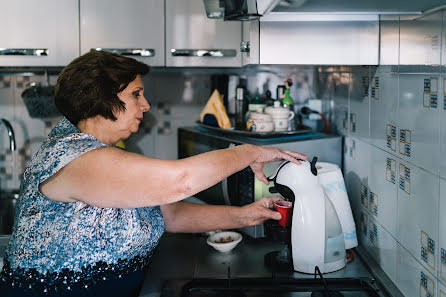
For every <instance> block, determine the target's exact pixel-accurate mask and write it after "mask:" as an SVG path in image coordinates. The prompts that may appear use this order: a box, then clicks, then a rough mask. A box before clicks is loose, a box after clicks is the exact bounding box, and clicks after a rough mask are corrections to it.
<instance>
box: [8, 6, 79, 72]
mask: <svg viewBox="0 0 446 297" xmlns="http://www.w3.org/2000/svg"><path fill="white" fill-rule="evenodd" d="M0 5H1V10H2V14H1V18H0V26H1V27H2V28H3V29H2V30H0V66H65V65H66V64H68V63H69V62H70V61H71V60H73V59H74V58H76V57H77V56H78V55H79V25H78V20H79V10H78V0H64V1H58V0H42V1H35V0H20V1H7V0H0Z"/></svg>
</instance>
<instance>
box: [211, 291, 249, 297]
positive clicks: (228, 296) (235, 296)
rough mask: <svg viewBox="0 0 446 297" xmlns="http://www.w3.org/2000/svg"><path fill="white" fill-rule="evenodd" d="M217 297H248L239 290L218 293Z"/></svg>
mask: <svg viewBox="0 0 446 297" xmlns="http://www.w3.org/2000/svg"><path fill="white" fill-rule="evenodd" d="M216 295H217V297H246V294H245V293H243V292H242V291H239V290H229V291H223V292H218V293H217V294H216Z"/></svg>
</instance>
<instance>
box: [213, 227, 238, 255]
mask: <svg viewBox="0 0 446 297" xmlns="http://www.w3.org/2000/svg"><path fill="white" fill-rule="evenodd" d="M240 241H242V235H241V234H240V233H237V232H232V231H223V232H218V233H215V234H214V235H211V236H209V237H208V239H207V243H208V244H209V245H210V246H212V247H213V248H214V249H216V250H217V251H220V252H222V253H227V252H229V251H231V250H232V249H233V248H235V247H236V246H237V244H238V243H239V242H240Z"/></svg>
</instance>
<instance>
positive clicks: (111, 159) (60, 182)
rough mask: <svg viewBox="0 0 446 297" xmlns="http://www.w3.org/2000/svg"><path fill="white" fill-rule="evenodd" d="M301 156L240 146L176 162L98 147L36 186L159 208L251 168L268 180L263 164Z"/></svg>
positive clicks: (71, 196)
mask: <svg viewBox="0 0 446 297" xmlns="http://www.w3.org/2000/svg"><path fill="white" fill-rule="evenodd" d="M296 158H300V159H305V155H302V154H299V153H296V152H290V151H283V150H280V149H276V148H264V147H258V146H253V145H240V146H236V147H233V148H229V149H222V150H216V151H211V152H207V153H203V154H200V155H196V156H193V157H189V158H185V159H180V160H163V159H156V158H150V157H146V156H143V155H139V154H134V153H130V152H126V151H123V150H120V149H117V148H111V147H107V148H100V149H96V150H93V151H90V152H87V153H85V154H83V155H81V156H80V157H78V158H76V159H75V160H73V161H72V162H71V163H69V164H68V165H67V166H65V167H64V168H62V169H61V170H60V171H59V172H58V173H56V174H55V175H53V176H52V177H51V178H49V179H48V180H46V181H45V182H43V183H42V184H41V185H40V190H41V192H42V193H43V194H44V195H46V196H47V197H48V198H50V199H53V200H56V201H61V202H73V201H82V202H85V203H86V204H89V205H93V206H97V207H114V208H133V207H142V206H154V205H163V204H168V203H172V202H176V201H179V200H182V199H184V198H187V197H190V196H193V195H194V194H196V193H198V192H200V191H202V190H204V189H207V188H209V187H211V186H213V185H215V184H216V183H218V182H219V181H221V180H222V179H224V178H226V177H228V176H230V175H232V174H234V173H235V172H237V171H239V170H242V169H243V168H245V167H247V166H251V168H253V171H254V172H255V173H256V175H257V176H258V177H259V178H260V179H261V180H263V181H264V182H266V178H265V176H264V175H263V172H262V169H263V166H264V164H266V163H268V162H272V161H278V160H281V159H286V160H290V161H292V162H296V163H298V161H296Z"/></svg>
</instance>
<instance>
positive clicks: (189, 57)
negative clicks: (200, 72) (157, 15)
mask: <svg viewBox="0 0 446 297" xmlns="http://www.w3.org/2000/svg"><path fill="white" fill-rule="evenodd" d="M241 41H242V24H241V22H224V21H223V20H221V19H209V18H207V16H206V12H205V8H204V4H203V1H202V0H190V1H184V0H166V66H168V67H172V66H173V67H176V66H186V67H187V66H195V67H240V66H241V54H240V42H241Z"/></svg>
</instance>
